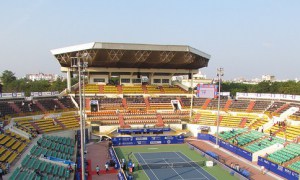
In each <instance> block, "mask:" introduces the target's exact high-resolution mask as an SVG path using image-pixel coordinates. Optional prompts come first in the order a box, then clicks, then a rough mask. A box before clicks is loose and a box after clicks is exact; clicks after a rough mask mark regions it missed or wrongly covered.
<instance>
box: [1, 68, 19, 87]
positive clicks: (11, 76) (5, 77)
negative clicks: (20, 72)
mask: <svg viewBox="0 0 300 180" xmlns="http://www.w3.org/2000/svg"><path fill="white" fill-rule="evenodd" d="M0 79H1V81H2V83H3V84H8V83H11V82H13V81H15V80H16V79H17V78H16V76H15V73H13V72H11V71H9V70H5V71H3V73H2V75H1V76H0Z"/></svg>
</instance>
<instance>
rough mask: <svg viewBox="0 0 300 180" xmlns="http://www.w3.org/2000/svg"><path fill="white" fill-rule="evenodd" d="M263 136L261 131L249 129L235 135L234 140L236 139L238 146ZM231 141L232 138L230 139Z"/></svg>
mask: <svg viewBox="0 0 300 180" xmlns="http://www.w3.org/2000/svg"><path fill="white" fill-rule="evenodd" d="M263 136H264V134H263V133H260V132H257V131H250V132H249V133H245V134H242V135H239V136H237V137H236V139H235V140H236V141H237V145H238V146H245V145H247V144H248V143H250V142H252V141H255V140H257V139H259V138H261V137H263ZM231 143H233V140H231Z"/></svg>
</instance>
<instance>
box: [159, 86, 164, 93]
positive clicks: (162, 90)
mask: <svg viewBox="0 0 300 180" xmlns="http://www.w3.org/2000/svg"><path fill="white" fill-rule="evenodd" d="M159 89H160V92H161V93H162V94H165V90H164V88H163V87H162V86H159Z"/></svg>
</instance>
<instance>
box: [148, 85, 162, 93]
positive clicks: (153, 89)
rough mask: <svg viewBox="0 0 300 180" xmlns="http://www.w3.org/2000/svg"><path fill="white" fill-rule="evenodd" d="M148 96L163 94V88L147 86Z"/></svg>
mask: <svg viewBox="0 0 300 180" xmlns="http://www.w3.org/2000/svg"><path fill="white" fill-rule="evenodd" d="M146 89H147V93H148V94H163V93H164V92H163V91H162V87H161V86H154V85H147V86H146Z"/></svg>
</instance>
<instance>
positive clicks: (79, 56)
mask: <svg viewBox="0 0 300 180" xmlns="http://www.w3.org/2000/svg"><path fill="white" fill-rule="evenodd" d="M87 55H88V54H87V53H83V54H80V53H77V54H76V57H74V58H73V59H76V61H75V62H74V64H72V67H77V68H78V78H79V80H78V83H79V117H80V154H81V179H82V180H84V179H85V164H84V137H83V134H84V129H83V126H84V121H83V117H82V88H81V68H83V64H84V63H83V62H82V63H81V59H85V58H86V57H87Z"/></svg>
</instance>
